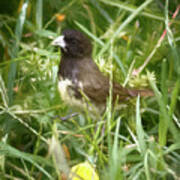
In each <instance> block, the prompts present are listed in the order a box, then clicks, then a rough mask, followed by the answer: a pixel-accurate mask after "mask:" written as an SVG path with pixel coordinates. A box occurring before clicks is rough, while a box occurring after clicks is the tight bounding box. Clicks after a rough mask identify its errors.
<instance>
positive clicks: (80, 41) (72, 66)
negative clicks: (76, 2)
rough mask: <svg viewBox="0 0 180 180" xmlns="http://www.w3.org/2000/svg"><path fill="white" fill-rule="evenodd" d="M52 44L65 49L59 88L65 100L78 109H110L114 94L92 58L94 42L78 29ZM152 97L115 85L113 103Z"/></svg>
mask: <svg viewBox="0 0 180 180" xmlns="http://www.w3.org/2000/svg"><path fill="white" fill-rule="evenodd" d="M52 45H54V46H59V47H60V48H61V53H62V55H61V61H60V64H59V71H58V78H59V81H58V89H59V92H60V95H61V98H62V100H63V101H64V102H65V103H67V104H69V105H71V106H75V107H80V108H82V107H86V108H87V107H88V109H92V106H90V105H89V104H91V105H93V107H96V110H97V111H101V110H102V109H104V108H105V106H106V101H107V97H108V96H109V92H110V80H109V78H108V77H106V76H105V75H103V73H102V72H101V71H100V70H99V69H98V66H97V65H96V63H95V62H94V61H93V59H92V45H91V42H90V40H89V39H88V38H87V37H86V36H85V35H84V34H83V33H82V32H79V31H77V30H65V31H64V32H63V33H62V35H61V36H59V37H57V38H56V39H55V40H54V41H53V42H52ZM138 94H140V96H152V92H151V91H150V90H136V89H128V88H124V87H122V86H121V85H120V84H118V83H116V82H112V101H113V102H115V101H116V99H117V98H118V102H119V103H122V102H124V101H126V100H128V99H130V98H132V97H136V96H137V95H138Z"/></svg>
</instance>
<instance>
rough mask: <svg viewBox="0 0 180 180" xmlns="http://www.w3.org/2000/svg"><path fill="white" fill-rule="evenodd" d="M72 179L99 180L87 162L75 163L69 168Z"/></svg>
mask: <svg viewBox="0 0 180 180" xmlns="http://www.w3.org/2000/svg"><path fill="white" fill-rule="evenodd" d="M70 179H72V180H99V176H98V174H97V173H96V171H95V169H94V168H93V167H92V165H91V164H90V163H89V162H87V161H86V162H84V163H80V164H77V165H75V166H73V167H72V168H71V173H70Z"/></svg>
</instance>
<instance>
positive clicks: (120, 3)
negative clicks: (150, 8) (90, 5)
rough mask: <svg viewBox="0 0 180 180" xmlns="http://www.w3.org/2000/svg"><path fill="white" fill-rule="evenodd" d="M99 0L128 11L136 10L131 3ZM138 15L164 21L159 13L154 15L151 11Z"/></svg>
mask: <svg viewBox="0 0 180 180" xmlns="http://www.w3.org/2000/svg"><path fill="white" fill-rule="evenodd" d="M100 1H101V2H103V3H105V4H108V5H110V6H114V7H118V8H120V9H123V10H126V11H129V12H134V11H135V10H136V7H134V6H132V5H127V4H125V3H122V2H114V1H107V0H100ZM140 15H141V16H145V17H148V18H151V19H155V20H159V21H164V17H162V16H159V15H155V14H152V13H148V12H141V14H140Z"/></svg>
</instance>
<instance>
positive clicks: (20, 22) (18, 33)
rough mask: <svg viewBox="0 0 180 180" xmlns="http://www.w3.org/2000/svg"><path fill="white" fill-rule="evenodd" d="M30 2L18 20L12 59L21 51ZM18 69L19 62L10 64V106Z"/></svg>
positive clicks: (23, 7)
mask: <svg viewBox="0 0 180 180" xmlns="http://www.w3.org/2000/svg"><path fill="white" fill-rule="evenodd" d="M28 3H29V0H26V1H25V2H24V4H23V6H22V9H21V13H20V15H19V18H18V20H17V24H16V29H15V36H16V39H15V42H14V44H13V47H12V52H11V58H16V57H17V55H18V51H19V42H20V41H21V37H22V31H23V26H24V22H25V18H26V11H27V7H28ZM16 68H17V62H12V63H11V64H10V69H9V73H8V96H9V104H12V101H13V87H14V80H15V76H16Z"/></svg>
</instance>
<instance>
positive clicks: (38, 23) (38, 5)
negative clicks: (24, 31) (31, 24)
mask: <svg viewBox="0 0 180 180" xmlns="http://www.w3.org/2000/svg"><path fill="white" fill-rule="evenodd" d="M42 17H43V1H42V0H37V1H36V27H37V29H38V30H40V29H42V26H43V24H42Z"/></svg>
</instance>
